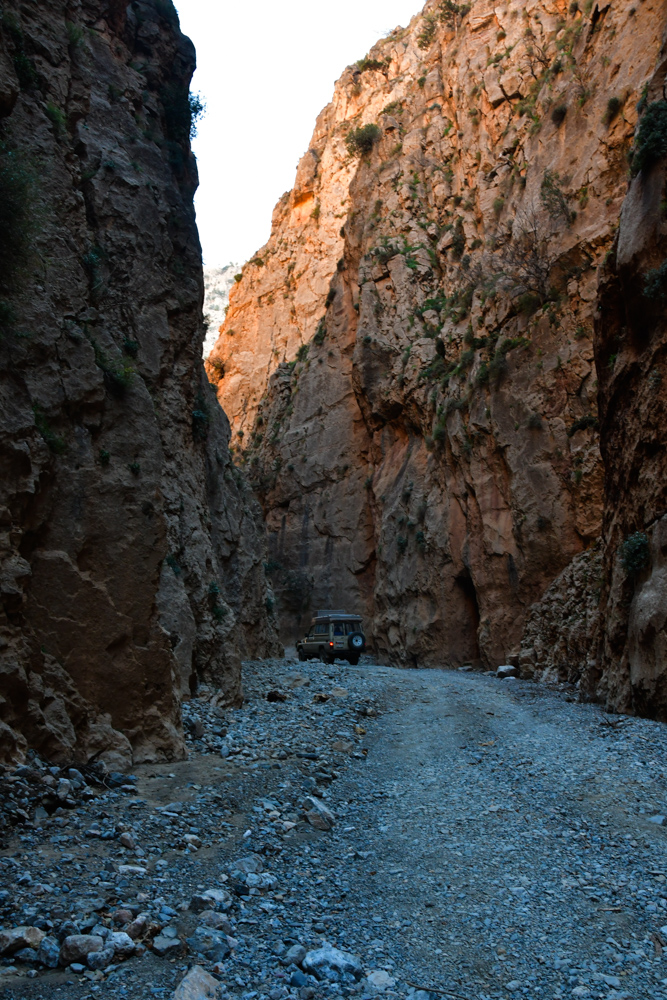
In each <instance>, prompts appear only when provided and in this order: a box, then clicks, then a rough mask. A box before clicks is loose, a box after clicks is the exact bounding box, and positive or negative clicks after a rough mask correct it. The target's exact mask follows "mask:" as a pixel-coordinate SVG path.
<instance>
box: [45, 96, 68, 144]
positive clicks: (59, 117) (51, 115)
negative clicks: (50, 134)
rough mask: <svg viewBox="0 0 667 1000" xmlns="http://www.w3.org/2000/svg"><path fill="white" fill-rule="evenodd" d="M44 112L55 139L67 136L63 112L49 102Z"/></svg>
mask: <svg viewBox="0 0 667 1000" xmlns="http://www.w3.org/2000/svg"><path fill="white" fill-rule="evenodd" d="M45 112H46V117H47V118H48V119H49V121H50V122H51V124H52V125H53V131H54V134H55V137H56V139H62V138H63V137H64V136H65V135H66V134H67V117H66V115H65V112H64V111H63V110H62V108H59V107H57V105H55V104H52V103H51V102H50V101H49V103H48V104H47V105H46V108H45Z"/></svg>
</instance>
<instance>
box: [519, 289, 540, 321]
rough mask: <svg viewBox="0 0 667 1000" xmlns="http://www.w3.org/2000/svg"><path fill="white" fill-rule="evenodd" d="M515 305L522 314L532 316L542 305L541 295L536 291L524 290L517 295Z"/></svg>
mask: <svg viewBox="0 0 667 1000" xmlns="http://www.w3.org/2000/svg"><path fill="white" fill-rule="evenodd" d="M517 305H518V306H519V312H520V313H522V314H523V315H524V316H533V315H534V314H535V313H536V312H537V310H538V309H539V308H540V307H541V306H542V296H541V295H538V294H537V293H536V292H524V293H523V294H522V295H520V296H519V299H518V302H517Z"/></svg>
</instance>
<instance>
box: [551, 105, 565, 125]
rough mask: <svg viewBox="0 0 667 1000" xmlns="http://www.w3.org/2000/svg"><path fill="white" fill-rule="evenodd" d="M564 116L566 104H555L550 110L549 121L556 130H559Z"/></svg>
mask: <svg viewBox="0 0 667 1000" xmlns="http://www.w3.org/2000/svg"><path fill="white" fill-rule="evenodd" d="M566 114H567V104H556V106H555V107H553V108H552V109H551V121H552V122H553V123H554V125H555V126H556V128H560V126H561V125H562V124H563V122H564V121H565V116H566Z"/></svg>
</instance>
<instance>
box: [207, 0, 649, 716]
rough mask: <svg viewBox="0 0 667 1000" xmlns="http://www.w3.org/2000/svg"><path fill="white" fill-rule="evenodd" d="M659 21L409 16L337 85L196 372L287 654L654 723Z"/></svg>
mask: <svg viewBox="0 0 667 1000" xmlns="http://www.w3.org/2000/svg"><path fill="white" fill-rule="evenodd" d="M665 14H666V10H665V4H664V3H663V2H658V0H643V2H641V3H637V4H635V3H633V2H631V0H626V2H623V0H621V2H617V3H614V4H609V3H608V4H600V3H593V2H590V0H588V2H586V3H581V4H580V3H576V2H575V3H569V2H568V3H565V2H551V3H543V2H540V3H536V2H535V3H528V4H523V3H518V2H512V0H509V2H502V3H495V4H494V3H489V2H487V0H478V2H476V3H474V4H472V5H465V6H463V5H458V4H454V3H449V2H447V0H444V2H439V3H432V2H431V3H428V4H427V5H426V7H425V8H424V10H423V11H422V12H421V13H420V14H417V15H416V16H415V17H414V18H413V20H412V21H411V23H410V25H409V26H408V27H407V28H406V29H396V30H394V31H393V32H391V33H390V34H389V35H388V36H387V37H386V38H384V39H382V40H381V41H380V42H378V43H377V44H376V45H375V46H374V47H373V48H372V49H371V50H370V52H369V53H368V54H367V55H366V56H365V57H364V58H363V59H361V60H360V61H359V62H357V63H356V64H354V65H352V66H349V67H348V68H347V69H346V70H345V72H344V73H343V75H342V76H341V78H340V79H339V81H338V82H337V84H336V87H335V92H334V96H333V100H332V102H331V103H330V104H329V105H328V106H327V107H326V108H325V109H324V110H323V111H322V113H321V114H320V116H319V118H318V120H317V123H316V126H315V131H314V133H313V137H312V140H311V144H310V148H309V149H308V151H307V152H306V153H305V154H304V156H303V157H302V159H301V161H300V163H299V166H298V170H297V174H296V180H295V185H294V188H293V189H292V191H290V192H288V193H286V194H285V195H284V196H283V197H282V198H281V199H280V201H279V202H278V204H277V205H276V208H275V210H274V214H273V226H272V231H271V236H270V239H269V241H268V243H267V244H266V245H265V246H264V247H262V248H261V249H260V250H258V252H257V253H256V254H255V256H254V257H253V258H252V259H251V260H250V261H249V262H248V263H247V264H246V265H245V266H244V268H243V271H242V274H240V275H239V276H238V278H237V283H236V285H235V286H234V287H233V288H232V290H231V294H230V305H229V308H228V311H227V315H226V319H225V321H224V323H223V324H222V326H221V327H220V336H219V339H218V341H217V343H216V346H215V348H214V349H213V351H212V352H211V354H210V356H209V357H208V359H207V363H206V368H207V372H208V376H209V379H210V380H211V382H212V383H213V385H214V386H215V387H216V389H217V395H218V400H219V402H220V404H221V406H222V408H223V409H224V410H225V412H226V413H227V415H228V417H229V420H230V423H231V431H232V453H233V455H234V456H235V459H236V460H238V461H239V462H241V464H242V466H243V468H244V469H245V471H246V473H247V474H248V475H249V477H250V480H251V482H252V484H253V486H254V488H255V489H256V491H257V492H258V495H259V497H260V499H261V503H262V507H263V509H264V515H265V518H266V525H267V537H268V559H267V569H268V574H269V578H270V580H271V584H272V587H273V589H274V591H275V596H276V601H277V611H278V618H279V621H280V630H281V638H282V639H283V640H284V641H285V642H286V643H291V642H293V641H294V639H295V637H296V636H297V635H298V634H299V632H300V630H301V629H302V628H303V626H304V624H305V623H306V622H307V621H308V620H309V616H310V614H311V613H312V611H313V610H314V609H316V608H317V607H347V608H348V609H355V610H359V611H361V612H362V613H363V614H364V615H365V617H366V620H367V622H368V631H369V633H370V634H371V635H372V640H373V643H374V646H375V647H376V649H377V652H378V655H379V656H380V657H381V659H382V661H383V662H388V663H393V664H396V665H404V666H427V665H442V664H449V665H451V666H457V665H458V666H460V665H465V664H471V665H473V666H475V667H484V668H487V669H488V668H495V667H497V666H498V665H499V664H503V663H507V662H508V661H509V662H510V663H514V664H515V665H516V667H517V668H518V669H519V670H520V672H521V675H522V676H524V677H535V678H545V679H552V680H558V679H560V680H567V681H570V682H571V683H574V684H577V685H578V687H579V689H580V693H581V694H582V696H585V697H595V698H599V699H601V700H602V701H603V702H604V703H605V704H607V706H608V707H610V708H614V709H619V710H624V711H638V712H640V713H646V714H649V715H655V716H658V717H662V718H664V717H665V715H666V714H667V674H666V672H665V667H666V661H665V641H666V638H667V634H666V632H665V616H666V614H667V589H666V588H667V576H666V572H665V556H664V547H665V544H667V542H666V541H665V540H666V539H667V535H665V532H666V531H667V527H666V525H667V521H665V520H664V517H665V511H666V510H667V505H666V504H665V483H666V480H665V471H666V470H665V459H664V452H665V449H664V441H665V430H664V428H665V388H664V382H663V374H664V373H663V366H664V354H665V321H664V314H665V288H666V287H667V286H666V284H665V281H666V279H665V265H664V262H663V261H664V244H665V235H666V234H667V225H666V222H665V212H664V197H665V192H664V186H665V185H664V173H665V171H664V167H665V155H666V154H667V125H666V121H667V119H666V117H665V109H666V108H667V103H665V72H666V69H667V51H666V49H665V26H666V23H667V22H666V17H665Z"/></svg>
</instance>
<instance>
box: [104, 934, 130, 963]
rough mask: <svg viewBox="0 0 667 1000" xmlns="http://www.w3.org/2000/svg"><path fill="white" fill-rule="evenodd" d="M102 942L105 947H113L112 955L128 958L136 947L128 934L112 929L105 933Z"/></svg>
mask: <svg viewBox="0 0 667 1000" xmlns="http://www.w3.org/2000/svg"><path fill="white" fill-rule="evenodd" d="M104 944H105V947H107V948H113V950H114V955H116V956H117V957H118V958H129V957H130V955H134V952H135V950H136V947H137V946H136V944H135V942H134V941H133V940H132V938H131V937H130V935H129V934H126V933H125V931H112V932H111V934H108V935H107V939H106V941H105V942H104Z"/></svg>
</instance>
